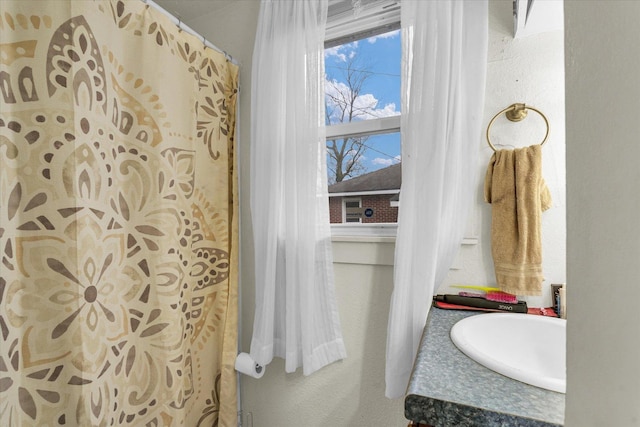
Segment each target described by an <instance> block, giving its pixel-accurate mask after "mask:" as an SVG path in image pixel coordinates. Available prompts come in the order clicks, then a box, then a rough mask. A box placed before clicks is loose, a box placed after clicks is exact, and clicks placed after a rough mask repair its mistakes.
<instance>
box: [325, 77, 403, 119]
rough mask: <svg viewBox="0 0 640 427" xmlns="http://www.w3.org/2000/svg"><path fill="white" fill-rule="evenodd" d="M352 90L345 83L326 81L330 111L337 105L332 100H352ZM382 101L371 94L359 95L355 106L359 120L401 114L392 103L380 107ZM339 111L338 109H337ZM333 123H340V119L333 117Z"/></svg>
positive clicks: (354, 103)
mask: <svg viewBox="0 0 640 427" xmlns="http://www.w3.org/2000/svg"><path fill="white" fill-rule="evenodd" d="M350 92H351V89H350V88H349V86H347V85H346V84H345V83H343V82H339V81H337V80H331V81H330V80H326V81H325V93H326V100H327V104H328V105H329V109H330V110H331V109H334V108H332V107H335V106H336V104H335V103H332V100H331V98H332V97H334V98H338V99H350V98H351V97H350ZM379 103H380V101H379V100H378V99H377V98H376V97H375V96H374V95H373V94H371V93H365V94H363V95H358V97H357V98H356V99H355V100H354V102H353V106H354V108H355V109H356V110H359V112H358V118H359V119H373V118H380V117H391V116H397V115H399V114H400V112H399V111H397V110H396V104H395V103H393V102H391V103H389V104H385V105H384V106H382V107H381V106H379ZM335 110H338V109H335ZM331 121H332V122H333V123H335V122H336V121H339V117H336V116H334V117H332V120H331Z"/></svg>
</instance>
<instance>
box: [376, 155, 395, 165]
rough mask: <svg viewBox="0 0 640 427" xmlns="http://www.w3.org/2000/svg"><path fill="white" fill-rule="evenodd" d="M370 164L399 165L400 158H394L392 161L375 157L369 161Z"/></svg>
mask: <svg viewBox="0 0 640 427" xmlns="http://www.w3.org/2000/svg"><path fill="white" fill-rule="evenodd" d="M371 163H373V164H374V165H383V166H391V165H395V164H396V163H400V156H395V157H394V158H392V159H389V158H386V159H385V158H382V157H376V158H375V159H373V160H371Z"/></svg>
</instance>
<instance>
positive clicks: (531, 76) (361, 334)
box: [187, 0, 565, 427]
mask: <svg viewBox="0 0 640 427" xmlns="http://www.w3.org/2000/svg"><path fill="white" fill-rule="evenodd" d="M511 11H512V3H511V1H510V0H491V2H490V27H491V30H490V53H489V69H488V81H487V95H486V107H485V125H486V123H488V121H489V120H490V118H491V117H492V116H493V115H494V114H495V113H496V112H498V111H499V110H501V109H502V108H504V107H506V106H508V105H510V104H512V103H514V102H526V103H528V104H531V105H533V106H535V107H538V108H539V109H541V110H542V111H544V112H545V114H546V115H547V116H548V117H549V120H550V122H551V126H552V134H551V137H550V140H549V142H548V143H547V145H545V148H544V150H543V157H544V162H545V163H544V168H545V169H544V175H545V178H546V179H547V181H548V184H549V186H550V188H551V191H552V196H553V197H554V202H555V203H554V207H553V208H552V210H550V211H548V212H547V213H545V214H544V217H543V221H544V223H543V229H544V230H545V231H544V233H545V234H544V245H545V246H544V251H545V265H544V269H545V274H546V275H547V279H548V280H547V281H548V282H553V283H556V282H563V281H564V279H565V276H564V270H565V261H564V206H565V204H564V190H563V185H562V184H563V183H564V137H563V135H564V129H563V123H564V104H563V96H562V95H563V92H564V88H563V80H562V47H563V40H562V34H561V33H555V34H545V35H540V36H531V37H528V38H525V39H519V40H515V41H514V40H513V39H512V37H511V32H512V27H513V23H512V15H511ZM257 14H258V2H257V1H255V0H234V1H231V0H230V1H229V4H228V5H227V6H225V7H223V8H221V9H217V10H216V11H215V13H211V14H208V15H206V16H202V17H199V18H196V19H193V20H190V21H188V22H187V24H188V25H189V26H191V27H192V28H194V29H196V30H197V31H199V32H200V33H202V34H203V35H204V36H205V37H207V38H208V39H210V40H212V41H213V42H214V43H215V44H216V45H217V46H219V47H220V48H222V49H224V50H226V51H228V52H230V53H231V54H232V55H233V56H234V57H235V58H236V59H238V60H239V62H240V66H241V75H240V84H241V91H240V134H239V138H238V141H239V144H240V166H241V169H240V173H241V177H240V179H241V185H240V190H241V200H240V203H241V229H242V231H241V233H242V235H241V245H242V246H241V258H242V260H241V262H242V266H241V292H242V314H243V315H242V319H241V321H242V328H241V333H242V340H241V341H242V349H243V350H244V351H247V350H248V349H249V342H250V337H251V331H252V326H253V308H254V302H253V301H254V296H255V294H254V280H255V277H254V272H253V247H252V243H251V242H252V235H251V220H250V216H249V208H248V207H249V188H248V182H249V176H250V175H249V174H250V171H249V164H250V162H249V152H248V146H249V134H250V127H249V123H250V76H251V55H252V50H253V40H254V37H255V30H256V20H257ZM534 120H535V118H533V116H532V118H530V119H529V118H528V119H527V120H525V121H524V122H521V123H520V124H518V125H513V126H514V127H517V129H515V130H514V129H513V128H509V126H503V125H504V123H502V124H500V123H497V124H496V125H495V132H492V134H495V136H496V139H499V138H501V137H502V138H504V137H505V136H508V135H509V132H515V136H514V137H515V138H516V140H517V141H518V142H522V145H528V144H530V143H535V138H534V141H528V142H527V140H526V139H525V138H524V137H523V136H522V135H526V134H527V133H528V132H532V133H535V134H536V135H538V134H542V133H543V130H541V129H540V128H539V124H536V122H535V121H534ZM509 125H511V123H509ZM536 132H537V133H536ZM479 150H480V164H479V166H478V176H479V179H480V181H481V180H482V178H483V177H484V170H485V167H486V163H487V161H488V160H489V157H490V155H491V152H490V149H489V148H488V146H487V145H486V144H485V142H484V140H482V141H481V142H479ZM480 185H481V182H479V186H478V202H477V206H476V211H475V216H474V219H473V220H472V223H473V226H472V227H475V230H476V231H477V233H476V235H477V237H478V244H476V245H467V246H465V247H464V248H463V249H462V250H461V253H460V256H459V257H458V260H457V262H456V266H457V267H458V269H457V270H454V271H452V272H451V274H450V275H449V278H448V279H447V283H455V282H458V283H460V282H464V283H469V284H485V283H491V282H492V280H493V279H492V275H493V271H492V264H491V255H490V252H489V247H488V244H489V240H488V236H489V234H488V233H489V231H488V230H489V222H488V221H489V218H490V216H489V215H490V213H489V206H488V205H486V204H485V203H484V202H483V201H482V198H481V192H480V188H481V187H480ZM393 247H394V245H393V243H389V242H388V241H382V242H376V243H363V242H355V243H350V242H344V241H335V242H334V252H335V254H334V255H335V260H336V265H335V271H336V294H337V298H338V304H339V310H340V316H341V321H342V325H343V329H344V330H343V333H344V338H345V342H346V346H347V352H348V358H347V359H346V360H345V361H342V362H338V363H335V364H333V365H331V366H328V367H326V368H323V369H322V370H321V371H319V372H317V373H315V374H314V375H312V376H310V377H304V376H303V375H302V374H301V373H295V374H285V373H284V365H283V363H282V361H279V360H276V361H274V362H273V363H272V364H271V365H269V366H268V367H267V370H266V374H265V376H264V377H263V378H262V379H260V380H254V379H251V378H248V377H244V376H243V378H242V398H243V402H242V403H243V410H244V423H245V426H251V425H253V426H256V427H289V426H298V425H305V426H318V427H325V426H329V425H330V426H336V427H340V426H349V427H351V426H369V425H372V426H385V427H386V426H405V425H406V420H405V418H404V415H403V413H404V408H403V404H404V402H403V401H402V399H398V400H388V399H386V398H385V397H384V355H385V343H386V325H387V316H388V309H389V299H390V295H391V290H392V281H393V267H392V264H393ZM250 422H252V424H251V423H250Z"/></svg>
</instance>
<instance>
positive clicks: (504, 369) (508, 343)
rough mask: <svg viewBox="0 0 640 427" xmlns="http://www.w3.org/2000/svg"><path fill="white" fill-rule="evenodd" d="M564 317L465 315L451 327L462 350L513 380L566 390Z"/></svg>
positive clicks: (457, 344)
mask: <svg viewBox="0 0 640 427" xmlns="http://www.w3.org/2000/svg"><path fill="white" fill-rule="evenodd" d="M566 323H567V322H566V320H564V319H558V318H554V317H545V316H537V315H532V314H517V313H487V314H479V315H474V316H470V317H466V318H464V319H462V320H460V321H458V322H457V323H456V324H455V325H453V327H452V328H451V340H452V341H453V343H454V344H455V345H456V347H458V348H459V349H460V351H462V352H463V353H464V354H466V355H467V356H469V357H470V358H471V359H473V360H475V361H476V362H478V363H480V364H481V365H484V366H485V367H487V368H489V369H491V370H493V371H495V372H498V373H500V374H502V375H505V376H507V377H509V378H513V379H514V380H518V381H522V382H524V383H527V384H531V385H534V386H537V387H541V388H544V389H547V390H551V391H556V392H559V393H564V392H565V390H566V347H565V343H566V336H567V333H566Z"/></svg>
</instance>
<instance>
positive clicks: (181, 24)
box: [142, 0, 238, 65]
mask: <svg viewBox="0 0 640 427" xmlns="http://www.w3.org/2000/svg"><path fill="white" fill-rule="evenodd" d="M142 2H143V3H145V4H147V5H149V6H153V7H154V8H155V9H156V10H158V11H159V12H160V13H162V14H164V15H165V16H167V17H168V18H169V19H171V21H172V22H173V23H174V24H175V25H177V26H178V28H180V29H181V30H183V31H186V32H187V33H189V34H191V35H192V36H195V37H197V38H199V39H201V40H202V43H204V45H205V46H206V47H208V48H210V49H213V50H215V51H218V52H221V53H224V56H225V57H226V58H227V60H229V61H231V62H232V63H233V64H235V65H238V62H237V61H236V60H235V58H234V57H233V56H231V55H229V54H228V53H227V52H225V51H224V50H222V49H220V48H219V47H217V46H216V45H214V44H213V43H211V42H210V41H209V40H207V39H206V38H205V37H204V36H203V35H202V34H200V33H198V32H197V31H195V30H194V29H193V28H191V27H189V26H187V25H186V24H185V23H184V22H182V20H181V19H180V18H178V17H176V16H175V15H173V14H172V13H171V12H169V11H168V10H166V9H165V8H163V7H162V6H160V5H159V4H158V3H156V2H155V1H153V0H142Z"/></svg>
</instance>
